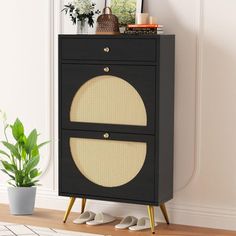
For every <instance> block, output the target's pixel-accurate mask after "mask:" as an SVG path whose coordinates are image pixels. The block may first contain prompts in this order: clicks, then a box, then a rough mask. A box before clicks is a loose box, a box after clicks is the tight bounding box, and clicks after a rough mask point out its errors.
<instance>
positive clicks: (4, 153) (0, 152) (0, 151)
mask: <svg viewBox="0 0 236 236" xmlns="http://www.w3.org/2000/svg"><path fill="white" fill-rule="evenodd" d="M0 154H3V155H5V156H7V157H9V158H10V155H8V154H7V153H6V152H4V151H2V150H0Z"/></svg>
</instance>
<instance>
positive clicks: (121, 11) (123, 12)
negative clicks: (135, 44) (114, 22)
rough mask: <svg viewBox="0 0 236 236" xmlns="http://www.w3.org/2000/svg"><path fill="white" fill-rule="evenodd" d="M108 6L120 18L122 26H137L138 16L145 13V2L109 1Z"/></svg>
mask: <svg viewBox="0 0 236 236" xmlns="http://www.w3.org/2000/svg"><path fill="white" fill-rule="evenodd" d="M108 6H110V7H111V9H112V12H113V13H114V14H115V15H116V16H117V17H118V19H119V22H120V26H126V25H127V24H135V18H136V14H139V13H141V12H142V11H143V0H108Z"/></svg>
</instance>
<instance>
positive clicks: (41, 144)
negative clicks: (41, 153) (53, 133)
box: [38, 141, 50, 149]
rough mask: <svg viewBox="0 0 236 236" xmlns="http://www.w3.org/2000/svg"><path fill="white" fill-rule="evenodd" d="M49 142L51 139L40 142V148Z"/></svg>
mask: <svg viewBox="0 0 236 236" xmlns="http://www.w3.org/2000/svg"><path fill="white" fill-rule="evenodd" d="M48 143H50V141H46V142H43V143H40V144H39V145H38V149H39V148H41V147H42V146H44V145H46V144H48Z"/></svg>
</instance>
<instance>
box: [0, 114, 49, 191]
mask: <svg viewBox="0 0 236 236" xmlns="http://www.w3.org/2000/svg"><path fill="white" fill-rule="evenodd" d="M8 129H10V130H11V134H12V138H13V139H14V140H15V141H14V143H10V142H9V139H8V137H7V130H8ZM4 136H5V141H2V144H3V146H4V147H5V150H1V149H0V158H1V160H0V162H1V163H2V167H3V168H2V169H1V170H2V171H3V172H4V173H5V174H7V175H8V176H9V177H10V180H9V181H8V183H9V184H10V185H12V186H14V187H32V186H35V185H38V182H39V180H38V177H39V176H40V175H41V173H42V172H41V171H40V170H39V169H38V168H37V165H38V163H39V160H40V153H39V149H40V148H41V147H42V146H44V145H45V144H47V143H48V141H47V142H43V143H41V144H39V145H38V144H37V141H38V136H39V134H38V132H37V130H36V129H34V130H32V131H31V132H30V134H29V135H28V136H26V134H25V131H24V126H23V124H22V122H21V121H20V120H19V119H16V121H15V122H14V124H13V125H9V124H7V123H6V118H5V117H4Z"/></svg>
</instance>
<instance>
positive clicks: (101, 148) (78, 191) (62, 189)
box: [59, 35, 175, 233]
mask: <svg viewBox="0 0 236 236" xmlns="http://www.w3.org/2000/svg"><path fill="white" fill-rule="evenodd" d="M174 48H175V37H174V36H173V35H151V36H149V35H140V36H133V35H129V36H125V35H116V36H106V35H86V36H85V35H60V36H59V56H60V57H59V140H60V141H59V194H60V195H61V196H68V197H70V204H69V206H68V209H67V211H66V214H65V217H64V222H66V220H67V217H68V215H69V213H70V210H71V208H72V206H73V204H74V202H75V199H76V198H82V207H81V212H84V209H85V205H86V199H97V200H107V201H117V202H126V203H134V204H141V205H147V206H148V214H149V219H150V222H151V230H152V232H153V233H154V232H155V230H154V225H155V224H154V221H155V220H154V206H160V207H161V210H162V212H163V214H164V216H165V219H166V222H167V223H169V220H168V215H167V211H166V208H165V202H167V201H168V200H170V199H172V197H173V135H174V58H175V55H174V54H175V53H174V51H175V49H174Z"/></svg>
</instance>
